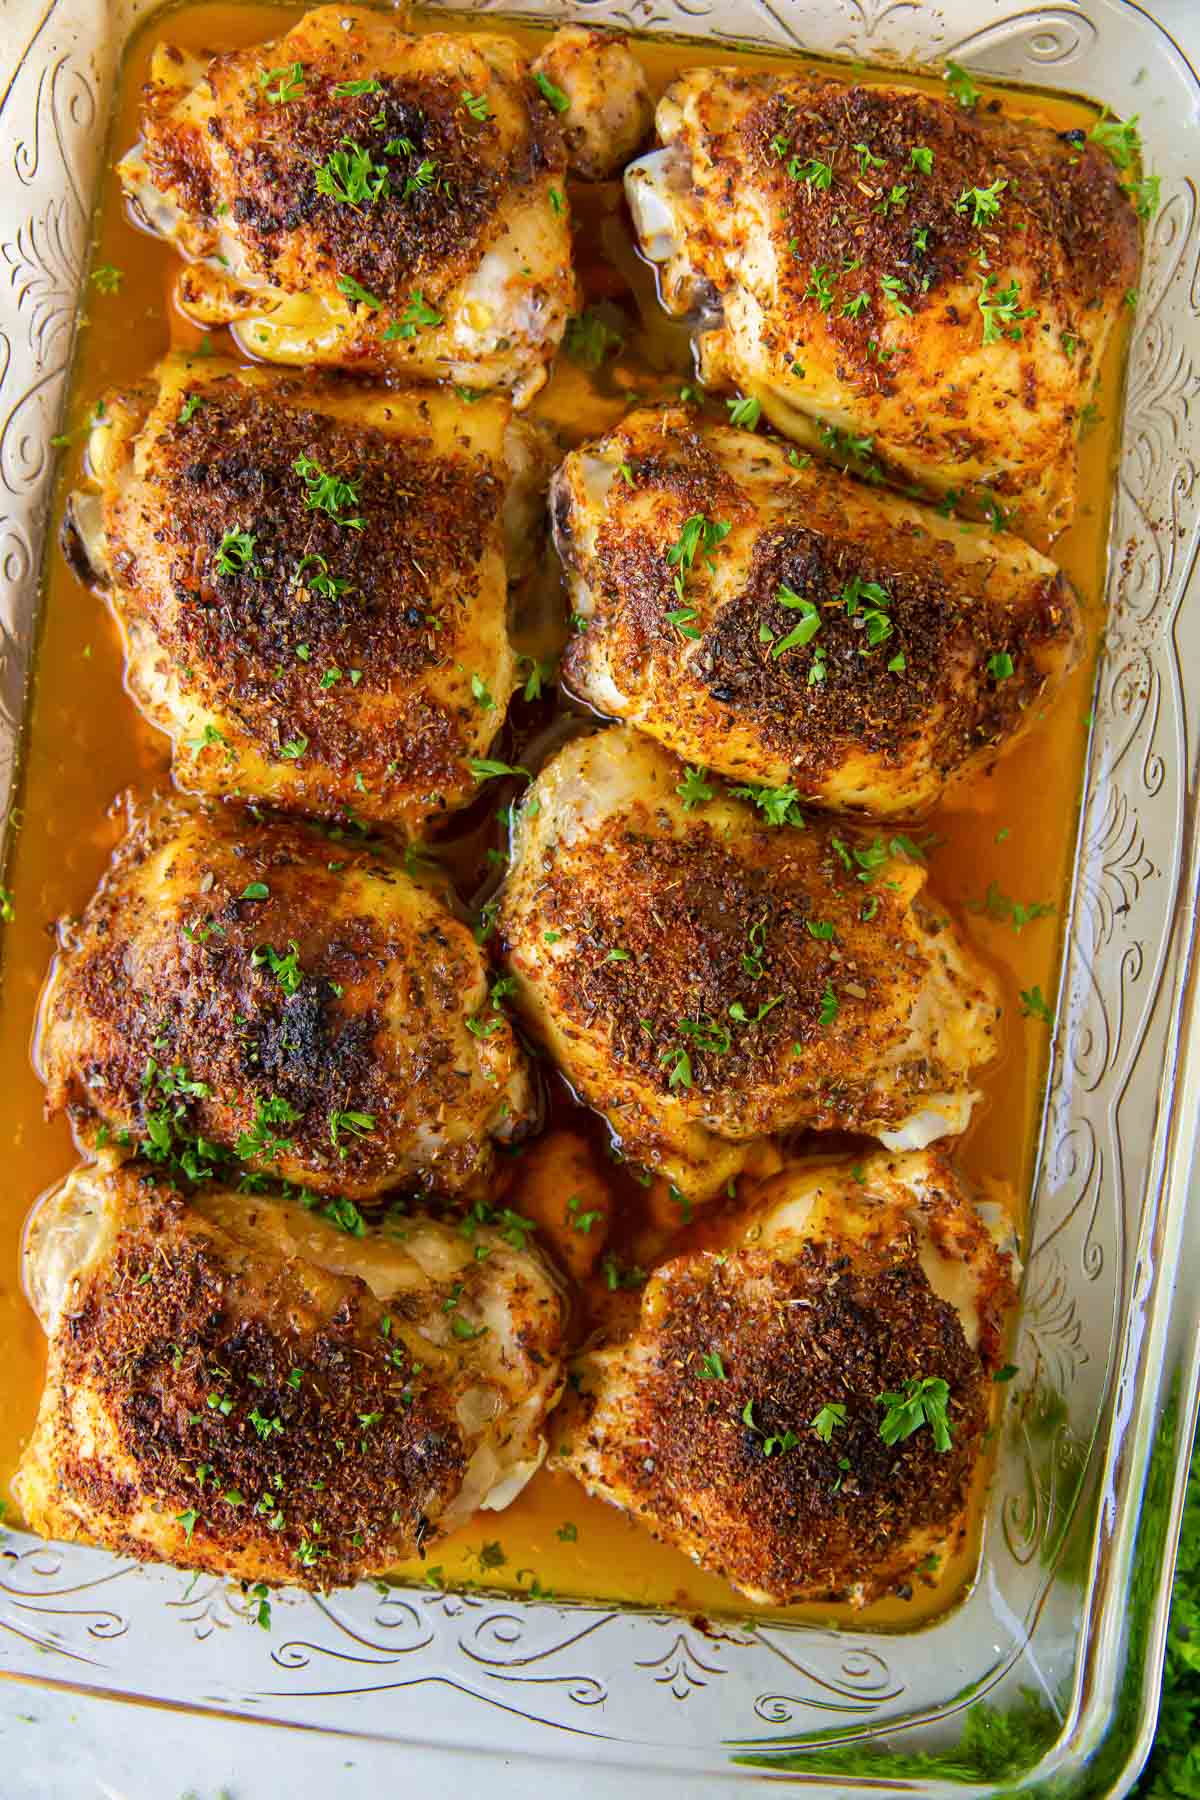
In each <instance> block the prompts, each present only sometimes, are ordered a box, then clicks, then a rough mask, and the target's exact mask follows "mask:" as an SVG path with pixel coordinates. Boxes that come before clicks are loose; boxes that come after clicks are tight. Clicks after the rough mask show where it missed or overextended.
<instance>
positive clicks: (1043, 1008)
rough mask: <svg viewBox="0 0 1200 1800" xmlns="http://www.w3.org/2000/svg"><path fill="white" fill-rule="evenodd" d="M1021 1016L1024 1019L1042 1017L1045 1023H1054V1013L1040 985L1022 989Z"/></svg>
mask: <svg viewBox="0 0 1200 1800" xmlns="http://www.w3.org/2000/svg"><path fill="white" fill-rule="evenodd" d="M1021 1017H1022V1018H1023V1019H1040V1020H1041V1022H1042V1024H1043V1025H1053V1023H1054V1014H1053V1013H1052V1012H1051V1010H1050V1007H1049V1005H1048V1004H1047V1002H1046V997H1045V995H1044V994H1043V993H1042V990H1041V988H1040V987H1032V988H1022V989H1021Z"/></svg>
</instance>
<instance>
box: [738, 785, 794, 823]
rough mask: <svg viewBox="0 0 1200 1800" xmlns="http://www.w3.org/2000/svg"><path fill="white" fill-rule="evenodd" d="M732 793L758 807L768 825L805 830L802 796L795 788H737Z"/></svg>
mask: <svg viewBox="0 0 1200 1800" xmlns="http://www.w3.org/2000/svg"><path fill="white" fill-rule="evenodd" d="M729 791H730V793H731V794H732V795H733V796H734V797H735V798H736V799H738V800H748V801H750V803H751V805H753V806H756V807H757V808H758V810H759V812H760V813H762V815H763V817H764V819H765V820H766V822H767V824H768V825H794V826H795V827H796V828H797V830H799V831H803V830H804V824H805V820H804V814H803V813H802V812H801V811H800V807H799V804H798V802H799V799H800V795H799V792H798V791H797V789H796V788H794V787H777V788H772V787H750V786H746V787H735V788H730V790H729Z"/></svg>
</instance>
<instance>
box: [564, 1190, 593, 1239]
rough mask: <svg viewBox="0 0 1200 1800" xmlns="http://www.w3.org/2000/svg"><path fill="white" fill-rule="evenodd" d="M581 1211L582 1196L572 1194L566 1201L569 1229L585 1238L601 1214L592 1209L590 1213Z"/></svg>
mask: <svg viewBox="0 0 1200 1800" xmlns="http://www.w3.org/2000/svg"><path fill="white" fill-rule="evenodd" d="M582 1209H583V1197H582V1195H580V1194H572V1195H571V1197H570V1199H569V1200H568V1201H567V1216H568V1218H569V1219H570V1222H571V1229H572V1230H573V1231H581V1232H582V1233H583V1234H584V1236H585V1237H586V1236H588V1234H589V1233H590V1232H591V1229H592V1226H593V1225H594V1224H595V1223H596V1221H597V1219H599V1218H600V1217H601V1214H600V1213H599V1212H598V1211H597V1210H595V1209H594V1208H593V1209H592V1210H591V1211H590V1212H587V1211H584V1210H582Z"/></svg>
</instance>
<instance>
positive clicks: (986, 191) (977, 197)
mask: <svg viewBox="0 0 1200 1800" xmlns="http://www.w3.org/2000/svg"><path fill="white" fill-rule="evenodd" d="M1007 186H1008V183H1007V181H1005V180H1004V179H1003V177H1000V178H998V179H997V180H996V181H993V183H992V185H991V187H985V188H979V187H974V188H964V189H963V191H962V193H961V194H960V195H959V196H958V199H957V200H956V201H955V202H954V210H955V212H957V213H965V212H966V211H967V209H968V208H971V209H972V213H971V223H972V225H985V224H986V223H987V221H988V220H989V219H993V218H995V216H996V214H997V213H998V212H999V211H1000V196H1001V194H1002V193H1003V192H1004V190H1005V188H1006V187H1007Z"/></svg>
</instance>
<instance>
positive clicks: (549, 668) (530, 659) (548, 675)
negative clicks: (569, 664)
mask: <svg viewBox="0 0 1200 1800" xmlns="http://www.w3.org/2000/svg"><path fill="white" fill-rule="evenodd" d="M517 663H518V665H520V664H521V663H528V664H529V673H528V675H527V676H526V677H525V686H524V687H523V688H522V689H521V698H522V699H523V700H540V699H541V697H542V693H543V691H544V690H545V688H547V687H553V685H554V678H555V672H556V665H555V664H554V663H552V662H539V661H538V659H537V657H536V656H518V658H517Z"/></svg>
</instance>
